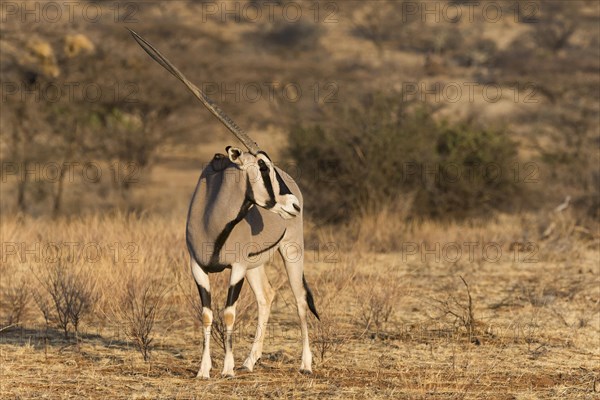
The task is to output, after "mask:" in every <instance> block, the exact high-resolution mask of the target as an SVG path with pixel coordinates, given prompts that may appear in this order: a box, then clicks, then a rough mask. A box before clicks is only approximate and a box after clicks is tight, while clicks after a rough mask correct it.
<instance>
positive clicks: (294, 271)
mask: <svg viewBox="0 0 600 400" xmlns="http://www.w3.org/2000/svg"><path fill="white" fill-rule="evenodd" d="M303 250H304V249H303V246H301V245H300V244H299V243H293V242H289V243H286V244H283V245H282V246H281V247H280V248H279V253H280V254H281V256H282V258H283V261H284V263H285V268H286V270H287V275H288V279H289V281H290V286H291V287H292V292H293V293H294V297H295V298H296V305H297V307H298V317H299V318H300V330H301V332H302V363H301V364H300V372H301V373H303V374H310V373H312V354H311V352H310V344H309V339H308V325H307V322H306V317H307V316H306V311H307V310H308V303H307V299H306V290H305V289H304V251H303Z"/></svg>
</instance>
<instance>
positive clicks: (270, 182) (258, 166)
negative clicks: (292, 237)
mask: <svg viewBox="0 0 600 400" xmlns="http://www.w3.org/2000/svg"><path fill="white" fill-rule="evenodd" d="M225 150H227V155H228V157H229V160H231V162H233V163H234V164H236V165H237V167H238V168H239V169H241V170H242V171H243V172H244V174H245V176H246V178H247V183H248V185H249V189H250V190H249V191H248V193H247V196H248V197H249V198H248V200H250V201H251V202H253V203H254V204H256V205H257V206H260V207H262V208H265V209H267V210H269V211H272V212H274V213H277V214H279V215H280V216H281V217H282V218H284V219H290V218H294V217H296V216H298V214H300V202H299V201H298V198H297V197H296V196H294V195H293V194H292V192H291V191H290V189H289V188H288V186H287V185H286V184H285V181H284V180H283V178H282V177H281V175H280V174H279V172H277V170H276V169H275V166H274V165H273V162H272V161H271V159H270V158H269V156H268V155H267V153H265V152H264V151H258V152H257V153H256V155H254V154H252V153H250V152H245V151H242V150H240V149H238V148H237V147H231V146H227V148H226V149H225Z"/></svg>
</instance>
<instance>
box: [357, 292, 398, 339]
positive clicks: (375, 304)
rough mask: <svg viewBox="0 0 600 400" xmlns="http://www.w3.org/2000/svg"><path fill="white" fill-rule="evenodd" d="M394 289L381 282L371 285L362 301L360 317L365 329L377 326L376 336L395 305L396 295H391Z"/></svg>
mask: <svg viewBox="0 0 600 400" xmlns="http://www.w3.org/2000/svg"><path fill="white" fill-rule="evenodd" d="M393 291H394V290H393V289H390V288H389V287H386V286H383V285H381V284H378V285H371V286H370V287H369V290H368V292H367V295H366V296H365V297H364V298H363V300H362V301H361V303H360V313H359V318H360V320H361V321H362V323H363V325H364V328H365V331H369V330H371V329H372V328H375V337H378V336H379V332H380V331H381V329H382V328H383V327H384V324H385V323H386V322H388V320H389V319H390V316H391V315H392V311H393V307H394V297H393V296H391V295H390V292H392V293H393Z"/></svg>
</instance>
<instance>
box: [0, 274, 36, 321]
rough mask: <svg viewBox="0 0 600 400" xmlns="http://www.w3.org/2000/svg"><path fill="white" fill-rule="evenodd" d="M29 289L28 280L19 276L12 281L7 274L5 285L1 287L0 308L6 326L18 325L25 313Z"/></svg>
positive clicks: (29, 293)
mask: <svg viewBox="0 0 600 400" xmlns="http://www.w3.org/2000/svg"><path fill="white" fill-rule="evenodd" d="M30 300H31V290H30V288H29V283H28V280H27V279H25V278H21V279H20V280H19V281H18V282H16V283H13V282H12V279H11V277H10V276H9V279H8V283H7V287H5V288H3V289H2V302H1V303H0V308H1V309H2V310H3V311H4V313H5V315H6V316H5V319H6V326H7V327H8V326H17V325H20V324H21V323H22V322H23V320H24V318H25V317H26V315H27V312H28V309H29V302H30Z"/></svg>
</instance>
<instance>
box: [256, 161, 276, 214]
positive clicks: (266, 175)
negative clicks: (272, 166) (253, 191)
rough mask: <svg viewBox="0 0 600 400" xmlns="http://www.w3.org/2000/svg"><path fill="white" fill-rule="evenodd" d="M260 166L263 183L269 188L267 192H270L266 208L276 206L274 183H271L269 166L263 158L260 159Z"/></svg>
mask: <svg viewBox="0 0 600 400" xmlns="http://www.w3.org/2000/svg"><path fill="white" fill-rule="evenodd" d="M258 166H259V169H260V176H261V177H262V180H263V184H264V185H265V189H267V193H268V194H269V200H267V202H266V204H265V208H273V206H275V192H274V191H273V184H272V183H271V176H270V175H269V167H268V166H267V163H265V162H264V161H263V160H258Z"/></svg>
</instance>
